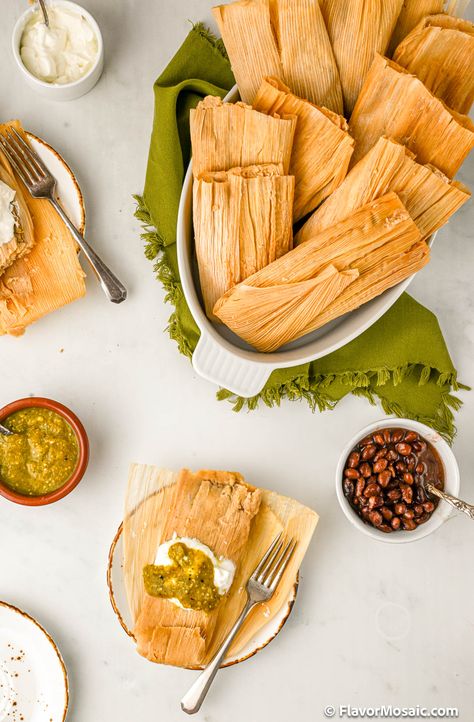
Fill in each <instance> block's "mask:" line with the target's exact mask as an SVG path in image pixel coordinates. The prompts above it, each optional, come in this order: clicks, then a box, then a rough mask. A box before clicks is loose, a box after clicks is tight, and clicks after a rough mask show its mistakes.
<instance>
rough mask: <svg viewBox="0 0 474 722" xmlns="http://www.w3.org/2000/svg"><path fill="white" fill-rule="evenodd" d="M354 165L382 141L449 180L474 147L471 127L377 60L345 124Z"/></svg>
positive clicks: (404, 75) (406, 76)
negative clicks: (393, 143)
mask: <svg viewBox="0 0 474 722" xmlns="http://www.w3.org/2000/svg"><path fill="white" fill-rule="evenodd" d="M349 128H350V132H351V135H352V136H353V137H354V138H355V141H356V146H355V151H354V154H353V156H352V161H351V163H352V165H355V163H357V162H358V161H359V160H360V159H361V158H363V157H364V155H365V154H366V153H368V151H369V150H370V149H371V148H372V147H373V146H374V145H375V143H376V142H377V141H378V139H379V138H380V137H381V136H383V135H386V136H387V137H389V138H393V140H398V141H399V142H400V143H403V144H404V145H406V146H407V148H409V149H410V150H411V151H413V153H415V154H416V157H417V161H418V162H419V163H422V164H426V163H430V164H431V165H434V166H435V167H436V168H439V170H440V171H442V172H443V173H444V174H445V175H447V176H448V177H449V178H452V177H453V176H454V175H455V173H456V171H457V170H458V169H459V167H460V166H461V164H462V162H463V161H464V159H465V158H466V156H467V155H468V154H469V151H470V150H471V148H472V147H473V146H474V124H473V123H472V121H471V120H470V119H469V118H468V117H467V116H465V115H460V114H459V113H456V111H454V110H450V109H449V108H447V107H446V105H444V103H443V102H442V101H441V100H439V98H436V97H435V96H434V95H433V94H432V93H431V92H430V91H429V90H427V88H425V86H424V85H423V83H422V82H421V80H419V79H418V78H416V77H415V76H414V75H411V74H410V73H408V72H407V71H406V70H405V69H404V68H401V67H400V66H399V65H397V64H396V63H394V62H392V61H390V60H388V59H387V58H384V57H382V56H381V55H379V54H376V56H375V59H374V61H373V63H372V65H371V68H370V70H369V73H368V75H367V77H366V79H365V83H364V85H363V87H362V90H361V92H360V95H359V97H358V99H357V103H356V105H355V108H354V112H353V113H352V117H351V120H350V123H349Z"/></svg>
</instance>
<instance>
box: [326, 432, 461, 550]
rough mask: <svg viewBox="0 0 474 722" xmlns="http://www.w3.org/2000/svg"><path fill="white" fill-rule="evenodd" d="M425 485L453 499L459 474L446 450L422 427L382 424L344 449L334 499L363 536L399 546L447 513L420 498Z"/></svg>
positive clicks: (435, 524) (433, 526)
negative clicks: (335, 497) (444, 492)
mask: <svg viewBox="0 0 474 722" xmlns="http://www.w3.org/2000/svg"><path fill="white" fill-rule="evenodd" d="M425 481H430V482H431V483H433V484H434V485H435V486H438V488H442V489H444V490H445V491H447V492H448V493H449V494H452V495H454V496H458V495H459V486H460V478H459V468H458V464H457V461H456V458H455V456H454V454H453V452H452V450H451V448H450V447H449V445H448V444H447V443H446V441H445V440H444V439H443V438H442V437H441V436H440V435H439V434H438V433H437V432H436V431H434V430H433V429H431V428H430V427H429V426H426V425H425V424H421V423H420V422H418V421H412V420H411V419H398V418H389V419H387V418H385V419H381V420H380V421H377V422H375V423H374V424H370V426H367V427H366V428H365V429H362V431H359V432H358V433H357V434H356V435H355V436H354V437H353V438H352V439H351V440H350V441H349V442H348V443H347V444H346V446H345V447H344V449H343V451H342V454H341V457H340V459H339V463H338V465H337V470H336V494H337V498H338V500H339V504H340V506H341V509H342V511H343V512H344V514H345V515H346V517H347V518H348V520H349V521H350V522H351V523H352V524H353V525H354V526H356V527H357V528H358V529H359V530H360V531H362V532H363V533H364V534H367V535H368V536H370V537H372V538H374V539H377V540H379V541H383V542H392V543H395V544H403V543H405V542H411V541H416V540H417V539H422V538H423V537H425V536H427V535H428V534H431V533H432V532H433V531H435V529H438V527H440V526H441V524H443V523H444V522H445V521H446V519H447V518H448V517H449V516H450V514H451V512H452V508H451V507H450V506H449V505H448V504H445V503H443V502H442V501H439V500H438V499H437V498H435V497H434V496H430V495H429V494H428V493H427V492H426V489H425V486H424V482H425Z"/></svg>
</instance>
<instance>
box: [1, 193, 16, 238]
mask: <svg viewBox="0 0 474 722" xmlns="http://www.w3.org/2000/svg"><path fill="white" fill-rule="evenodd" d="M14 201H15V191H14V190H13V188H10V186H8V185H7V184H6V183H4V182H3V181H1V180H0V246H3V245H5V244H6V243H10V241H11V240H12V238H13V236H14V234H15V223H16V221H15V216H14V214H13V203H14Z"/></svg>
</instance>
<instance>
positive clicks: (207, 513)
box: [123, 464, 318, 668]
mask: <svg viewBox="0 0 474 722" xmlns="http://www.w3.org/2000/svg"><path fill="white" fill-rule="evenodd" d="M178 479H180V488H181V490H183V489H184V488H185V489H186V490H190V489H191V490H192V491H191V496H190V495H187V496H186V497H185V499H184V506H183V507H182V508H181V506H179V505H178V503H179V500H180V498H182V495H181V492H180V491H179V489H178ZM196 489H198V491H197V493H195V490H196ZM219 490H220V491H221V492H222V493H221V494H218V493H217V492H218V491H219ZM216 496H217V499H216ZM214 500H216V502H217V503H216V504H213V503H212V501H214ZM242 500H243V503H244V506H245V508H244V509H241V508H239V509H237V508H236V507H237V504H238V503H239V502H240V501H242ZM258 503H259V506H258V511H257V513H256V514H255V515H253V512H254V510H255V508H256V506H257V504H258ZM190 506H191V510H190V511H191V513H188V514H187V515H186V513H187V512H188V511H189V509H190ZM224 506H225V510H224ZM220 517H222V521H221V520H220ZM234 520H235V521H237V525H236V527H235V528H234V524H233V522H234ZM317 521H318V516H317V514H316V513H315V512H313V511H311V510H310V509H308V508H306V507H304V506H302V505H301V504H299V503H298V502H296V501H294V500H293V499H289V498H286V497H282V496H280V495H278V494H275V493H274V492H270V491H267V490H265V489H254V488H253V487H251V486H249V485H247V484H245V482H244V481H243V479H242V477H241V476H240V474H232V473H228V472H216V471H201V472H198V473H197V474H191V473H190V472H189V471H186V470H185V471H183V472H181V474H179V475H178V474H176V473H174V472H171V471H168V470H163V469H158V468H157V467H154V466H146V465H141V464H133V465H132V467H131V469H130V476H129V483H128V490H127V499H126V504H125V516H124V525H123V526H124V533H123V539H124V564H123V573H124V582H125V588H126V591H127V597H128V601H129V606H130V611H131V616H132V620H133V623H134V625H135V636H136V639H137V642H138V643H139V645H140V651H141V653H144V654H145V656H147V657H148V659H150V660H152V661H155V662H162V663H166V664H179V665H181V666H185V667H192V668H196V667H201V666H202V665H204V664H206V663H207V662H208V661H209V660H210V659H211V658H212V657H213V655H214V654H215V652H216V650H217V649H218V647H219V646H220V645H221V644H222V641H223V639H224V638H225V637H226V635H227V634H228V633H229V631H230V629H231V628H232V626H233V624H234V623H235V620H236V619H237V617H238V615H239V614H240V612H241V611H242V608H243V606H244V604H245V599H246V594H245V585H246V582H247V580H248V577H249V576H250V574H251V573H252V572H253V570H254V569H255V567H256V566H257V563H258V562H259V561H260V559H261V557H262V556H263V554H264V552H265V550H266V549H267V548H268V546H269V545H270V543H271V541H272V540H273V539H274V538H275V536H276V535H277V534H278V533H280V532H282V531H283V534H284V537H286V538H295V539H296V540H297V542H298V544H297V547H296V549H295V552H294V555H293V557H292V558H291V561H290V564H289V567H288V569H287V570H286V572H285V574H284V575H283V579H282V580H281V582H280V584H279V585H278V588H277V590H276V592H275V594H274V596H273V597H272V599H271V600H269V602H268V603H266V604H265V605H259V606H258V607H256V608H255V610H254V611H253V612H252V614H251V615H250V616H249V617H248V619H247V620H246V622H245V624H244V625H243V627H242V629H241V630H240V631H239V633H238V635H237V637H236V638H235V640H234V643H233V645H232V647H231V649H230V652H229V654H235V653H238V652H239V651H240V650H241V649H242V648H243V647H244V646H245V645H246V644H247V643H248V641H249V640H250V639H252V637H253V636H254V635H255V634H257V633H258V632H259V631H260V630H261V629H262V627H264V626H265V625H266V624H267V623H268V622H269V620H271V619H272V618H273V617H274V616H275V614H277V613H278V612H279V611H280V610H281V609H282V607H283V606H284V605H286V604H287V603H288V597H289V595H290V593H291V590H292V588H293V587H294V584H295V580H296V575H297V572H298V569H299V567H300V565H301V562H302V560H303V557H304V555H305V552H306V549H307V546H308V544H309V542H310V540H311V536H312V534H313V531H314V528H315V526H316V523H317ZM248 526H249V527H250V533H249V534H248V537H247V540H246V542H245V544H244V545H243V546H240V544H241V542H243V540H244V536H245V534H246V529H247V527H248ZM182 530H183V531H185V532H186V535H187V536H191V535H193V534H194V536H195V537H196V538H198V539H199V540H200V541H202V542H204V543H206V541H205V540H206V539H207V540H208V542H207V543H208V545H209V546H210V548H211V549H213V550H214V552H215V553H216V552H217V553H219V552H218V549H222V552H221V553H222V554H223V555H224V556H225V557H227V558H229V557H231V556H232V554H233V552H231V551H230V549H234V548H235V549H237V551H236V554H237V557H238V559H236V561H237V562H238V563H237V569H236V572H235V577H234V581H233V584H232V586H231V587H230V589H229V591H228V593H227V594H226V595H225V596H224V597H223V598H222V600H221V601H220V603H219V606H218V607H217V609H216V610H215V612H213V613H211V615H206V617H209V618H206V619H204V620H203V619H202V618H201V617H197V616H196V612H193V611H191V612H190V611H189V610H188V611H182V610H180V609H179V608H178V607H176V606H175V605H174V604H173V603H171V602H169V601H168V600H164V599H163V600H160V599H157V598H150V597H147V595H146V592H145V589H144V585H143V567H144V566H145V565H146V564H149V563H150V562H152V561H153V560H154V558H155V555H156V551H157V548H158V546H159V545H160V543H161V542H162V541H164V540H166V539H169V538H170V537H172V536H173V534H174V533H175V532H176V533H177V535H181V534H182ZM203 537H204V538H203ZM217 545H220V546H219V547H218V548H217ZM202 625H203V626H202ZM137 632H138V633H137Z"/></svg>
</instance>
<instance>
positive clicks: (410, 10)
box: [388, 0, 444, 57]
mask: <svg viewBox="0 0 474 722" xmlns="http://www.w3.org/2000/svg"><path fill="white" fill-rule="evenodd" d="M443 8H444V0H403V4H402V9H401V11H400V15H399V16H398V20H397V24H396V25H395V30H394V31H393V34H392V37H391V38H390V44H389V46H388V55H390V57H391V56H392V54H393V52H394V50H395V49H396V47H397V45H399V44H400V43H401V41H402V40H403V38H406V36H407V35H408V34H409V33H411V31H412V30H413V28H414V27H416V25H418V23H419V22H420V20H422V19H423V18H424V17H426V16H427V15H435V14H436V13H441V12H443Z"/></svg>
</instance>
